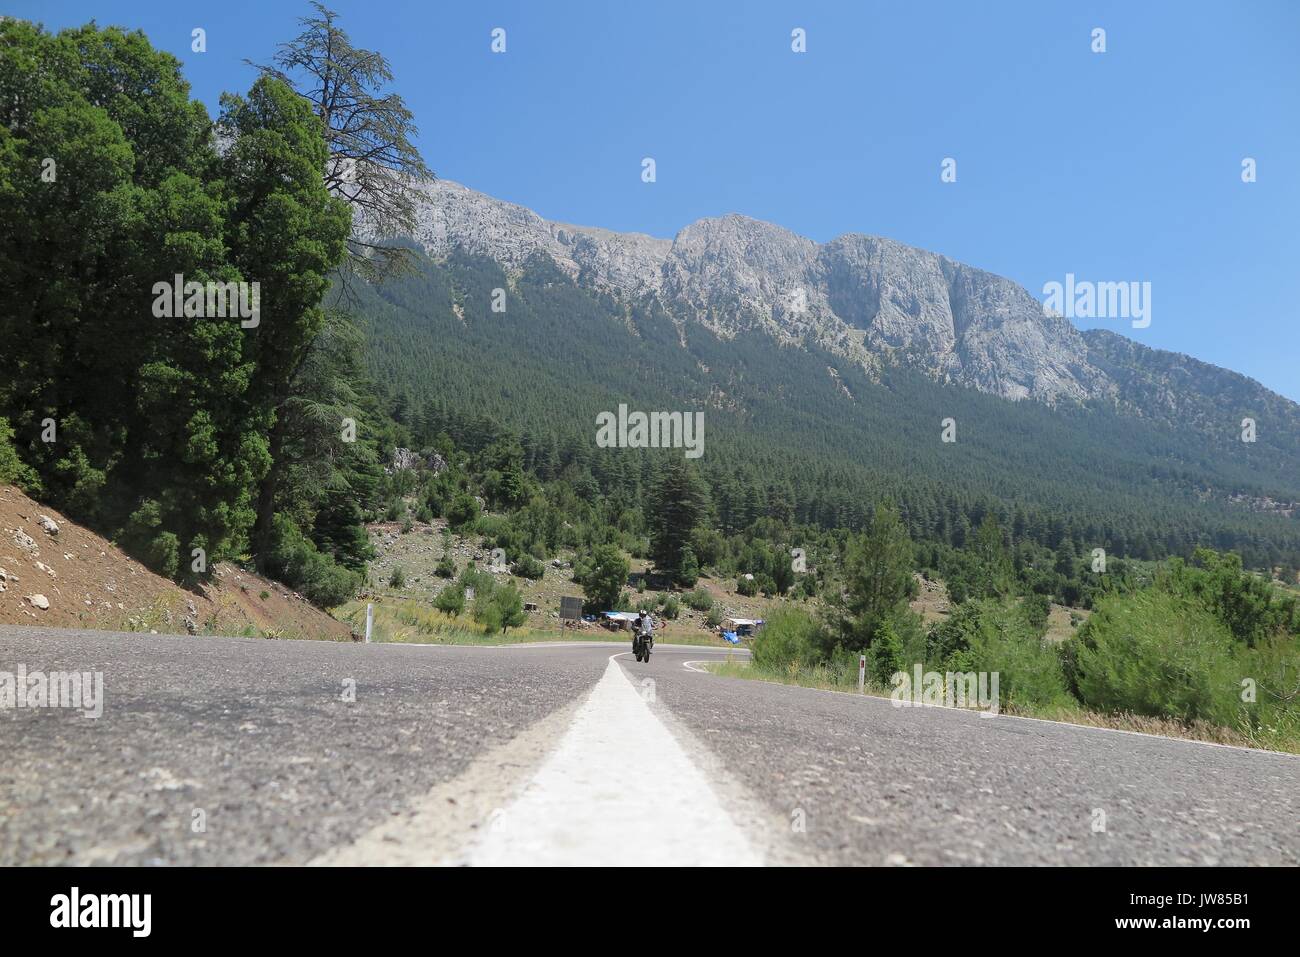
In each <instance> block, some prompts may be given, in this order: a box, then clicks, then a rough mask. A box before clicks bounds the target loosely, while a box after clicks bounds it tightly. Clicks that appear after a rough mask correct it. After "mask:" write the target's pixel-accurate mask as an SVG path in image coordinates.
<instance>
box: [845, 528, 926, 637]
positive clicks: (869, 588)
mask: <svg viewBox="0 0 1300 957" xmlns="http://www.w3.org/2000/svg"><path fill="white" fill-rule="evenodd" d="M913 561H914V554H913V548H912V540H911V538H909V537H908V534H907V529H905V528H904V527H903V523H902V522H901V521H900V520H899V517H898V512H897V511H896V510H895V509H893V508H891V507H888V506H885V505H878V506H876V510H875V514H874V515H873V516H872V519H871V525H870V526H869V527H868V528H867V529H866V531H865V532H864V533H863V534H861V535H858V536H855V537H854V538H852V539H850V540H849V543H848V546H847V548H846V550H845V557H844V581H843V587H842V591H841V594H840V595H839V596H837V597H836V598H835V599H834V600H833V601H832V602H831V605H830V612H829V614H830V623H831V626H832V629H831V630H832V632H833V633H834V634H835V635H837V636H838V638H839V640H840V642H841V643H842V644H843V645H844V646H845V647H847V648H850V649H853V650H857V649H861V648H867V647H870V645H871V643H872V642H873V641H874V640H875V639H876V636H877V635H878V634H879V633H880V631H881V629H882V627H883V626H884V625H885V623H886V622H890V621H893V622H898V621H900V620H902V619H907V618H909V616H911V612H910V610H909V609H908V606H907V602H908V599H910V598H911V597H912V596H913V595H914V594H915V593H916V579H915V577H914V575H913V568H912V566H913Z"/></svg>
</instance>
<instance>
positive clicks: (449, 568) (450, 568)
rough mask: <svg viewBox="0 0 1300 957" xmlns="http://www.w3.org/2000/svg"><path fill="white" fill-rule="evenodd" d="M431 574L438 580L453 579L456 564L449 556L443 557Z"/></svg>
mask: <svg viewBox="0 0 1300 957" xmlns="http://www.w3.org/2000/svg"><path fill="white" fill-rule="evenodd" d="M433 573H434V574H435V575H437V576H438V577H439V578H455V577H456V563H455V562H453V561H452V560H451V555H443V556H442V558H440V559H438V564H437V566H436V567H435V568H434V569H433Z"/></svg>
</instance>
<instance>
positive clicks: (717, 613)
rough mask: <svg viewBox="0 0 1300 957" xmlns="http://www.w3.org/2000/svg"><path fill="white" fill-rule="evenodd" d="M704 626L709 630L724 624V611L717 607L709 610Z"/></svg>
mask: <svg viewBox="0 0 1300 957" xmlns="http://www.w3.org/2000/svg"><path fill="white" fill-rule="evenodd" d="M704 624H705V625H707V626H708V627H709V628H717V627H718V626H719V625H720V624H722V609H721V608H718V607H717V606H716V605H715V606H714V607H712V608H710V609H709V613H708V614H707V615H705V616H704Z"/></svg>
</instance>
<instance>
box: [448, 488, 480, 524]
mask: <svg viewBox="0 0 1300 957" xmlns="http://www.w3.org/2000/svg"><path fill="white" fill-rule="evenodd" d="M478 517H479V507H478V502H476V501H474V499H473V497H472V496H470V495H466V494H465V493H464V492H462V493H461V494H459V495H457V496H456V497H455V498H454V499H453V500H452V503H451V505H450V506H449V507H448V508H447V524H449V525H450V526H451V527H452V528H454V529H457V530H459V529H462V528H465V527H466V526H469V525H473V524H474V523H475V522H476V521H478Z"/></svg>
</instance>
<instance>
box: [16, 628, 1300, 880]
mask: <svg viewBox="0 0 1300 957" xmlns="http://www.w3.org/2000/svg"><path fill="white" fill-rule="evenodd" d="M623 647H624V646H622V645H605V644H598V643H581V644H577V645H568V646H555V645H549V646H548V645H534V646H527V647H451V646H431V647H430V646H410V645H351V644H329V643H316V642H305V641H303V642H288V641H267V640H260V639H238V638H195V637H189V636H182V637H167V636H152V635H139V634H126V635H114V634H108V633H103V632H74V631H57V630H51V629H20V628H8V627H3V628H0V682H3V680H4V678H3V674H2V673H3V672H10V673H15V672H16V671H17V669H18V668H19V667H20V666H22V667H24V668H25V669H26V670H27V671H28V672H29V673H31V672H35V671H42V672H46V673H48V672H51V671H63V672H73V671H75V672H92V673H93V672H102V675H103V688H104V700H103V713H102V715H101V716H99V717H95V718H90V717H85V716H84V715H83V714H82V713H81V712H80V711H77V710H72V709H69V708H54V707H22V708H18V707H8V708H4V709H3V710H0V755H3V761H2V762H0V865H12V864H130V865H158V864H168V865H170V864H285V863H287V864H298V863H314V864H347V863H361V864H380V863H405V864H438V863H444V864H501V863H521V864H529V863H561V864H567V863H587V862H595V863H690V864H718V863H743V864H751V863H778V864H779V863H792V864H801V863H813V864H816V863H827V864H898V865H901V864H1248V865H1252V864H1292V865H1294V864H1297V863H1300V758H1297V757H1294V756H1289V755H1277V754H1270V753H1266V752H1257V751H1248V750H1244V749H1238V748H1226V747H1216V746H1212V745H1204V744H1197V743H1194V742H1185V741H1173V740H1166V739H1161V738H1155V737H1149V736H1144V735H1135V734H1125V733H1122V732H1111V731H1104V730H1096V729H1089V728H1080V727H1074V726H1071V725H1064V724H1054V723H1048V722H1041V721H1031V720H1026V719H1018V718H1011V717H1006V716H999V717H992V718H989V717H981V716H980V715H978V714H976V713H972V712H962V711H956V710H948V709H941V708H896V707H894V706H893V705H892V704H891V703H890V702H889V701H886V700H881V699H875V698H864V697H859V696H856V695H847V694H837V693H834V692H825V691H816V690H811V689H803V688H793V687H785V686H780V685H773V684H768V683H765V682H758V681H747V680H743V679H730V678H720V677H717V676H714V675H710V674H706V673H701V672H699V671H697V670H694V669H695V668H697V667H698V666H697V665H693V664H692V662H697V661H701V660H707V659H710V658H717V657H719V656H720V655H725V654H726V652H719V651H717V650H714V649H707V648H694V647H685V646H680V647H669V646H664V645H660V646H658V647H657V648H656V652H655V655H654V657H653V658H652V660H651V662H650V663H649V664H638V663H637V662H635V661H633V660H632V657H631V655H630V654H629V653H626V652H624V651H623V650H622V649H623ZM0 703H3V695H2V694H0Z"/></svg>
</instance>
